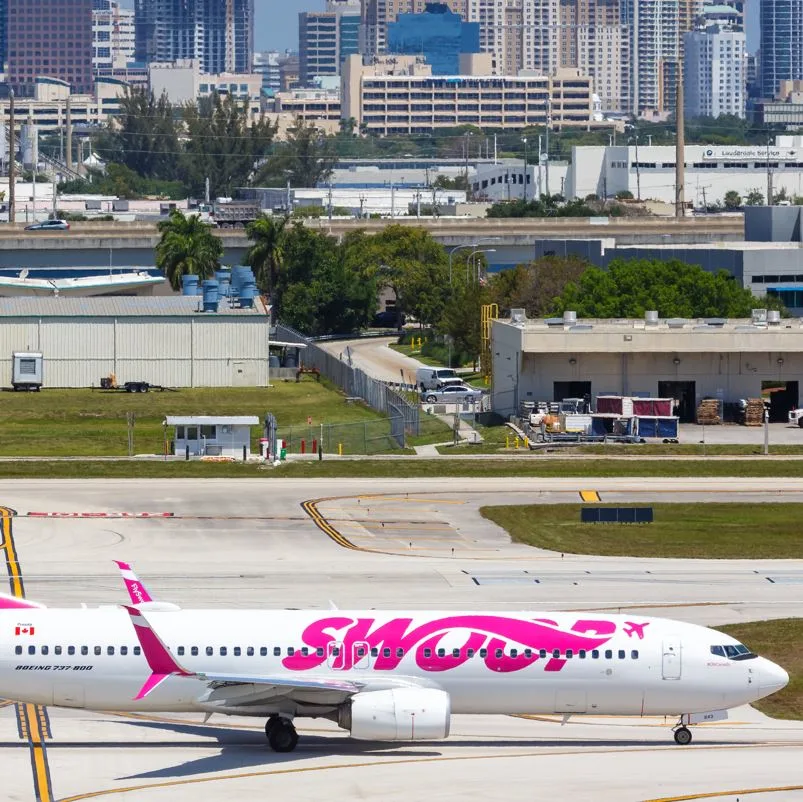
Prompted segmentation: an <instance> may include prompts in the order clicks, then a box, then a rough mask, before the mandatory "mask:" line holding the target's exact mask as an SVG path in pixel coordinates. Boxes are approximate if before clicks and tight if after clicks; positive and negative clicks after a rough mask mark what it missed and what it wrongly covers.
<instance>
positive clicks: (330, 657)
mask: <svg viewBox="0 0 803 802" xmlns="http://www.w3.org/2000/svg"><path fill="white" fill-rule="evenodd" d="M326 665H328V666H329V668H331V669H332V670H333V671H342V670H343V669H344V668H345V667H346V661H345V659H344V652H343V644H342V643H335V642H333V641H330V642H329V643H328V644H327V646H326Z"/></svg>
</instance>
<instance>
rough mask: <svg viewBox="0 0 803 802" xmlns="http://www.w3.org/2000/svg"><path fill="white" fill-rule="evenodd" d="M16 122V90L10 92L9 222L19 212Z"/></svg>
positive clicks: (14, 218)
mask: <svg viewBox="0 0 803 802" xmlns="http://www.w3.org/2000/svg"><path fill="white" fill-rule="evenodd" d="M15 125H16V124H15V122H14V90H13V89H12V90H11V91H10V92H9V93H8V222H9V223H13V222H14V221H15V220H16V212H17V203H16V201H17V188H16V186H15V184H16V181H17V162H16V152H17V142H16V138H15V135H16V129H15Z"/></svg>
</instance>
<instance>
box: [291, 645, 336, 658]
mask: <svg viewBox="0 0 803 802" xmlns="http://www.w3.org/2000/svg"><path fill="white" fill-rule="evenodd" d="M288 654H290V652H289V651H288ZM332 657H340V647H339V646H335V647H334V648H333V649H332Z"/></svg>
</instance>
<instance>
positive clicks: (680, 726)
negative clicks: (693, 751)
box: [672, 713, 692, 746]
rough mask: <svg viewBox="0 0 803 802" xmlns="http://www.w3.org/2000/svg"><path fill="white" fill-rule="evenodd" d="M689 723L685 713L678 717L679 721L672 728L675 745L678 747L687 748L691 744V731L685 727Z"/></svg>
mask: <svg viewBox="0 0 803 802" xmlns="http://www.w3.org/2000/svg"><path fill="white" fill-rule="evenodd" d="M688 723H689V716H688V715H686V714H685V713H684V714H683V715H682V716H681V717H680V721H678V723H677V724H676V725H675V726H674V727H673V728H672V733H673V734H674V737H675V743H676V744H677V745H678V746H688V745H689V744H690V743H691V737H692V736H691V730H690V729H689V728H688V727H687V726H686V725H687V724H688Z"/></svg>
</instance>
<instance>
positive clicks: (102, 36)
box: [92, 0, 135, 75]
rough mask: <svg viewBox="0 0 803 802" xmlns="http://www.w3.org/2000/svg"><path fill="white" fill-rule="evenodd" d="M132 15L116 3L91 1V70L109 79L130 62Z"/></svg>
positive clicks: (133, 29) (132, 54)
mask: <svg viewBox="0 0 803 802" xmlns="http://www.w3.org/2000/svg"><path fill="white" fill-rule="evenodd" d="M134 31H135V28H134V12H133V11H132V10H131V9H129V8H122V7H121V6H120V3H119V2H118V0H94V7H93V9H92V48H93V49H92V68H93V70H94V71H95V73H96V74H99V75H110V74H111V71H112V70H115V69H124V68H125V67H126V66H127V65H128V64H129V62H132V61H133V60H134V46H135V33H134Z"/></svg>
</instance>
